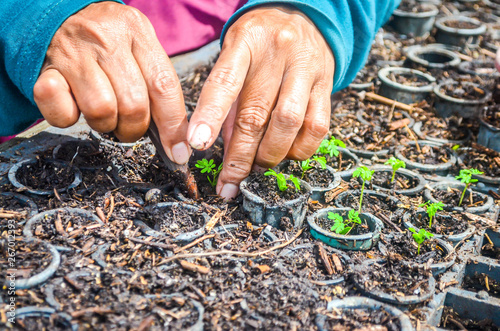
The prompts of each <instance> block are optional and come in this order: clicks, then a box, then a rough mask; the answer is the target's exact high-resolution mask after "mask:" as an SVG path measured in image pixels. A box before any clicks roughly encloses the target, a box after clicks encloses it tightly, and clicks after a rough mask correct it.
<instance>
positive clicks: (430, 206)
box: [419, 201, 444, 229]
mask: <svg viewBox="0 0 500 331" xmlns="http://www.w3.org/2000/svg"><path fill="white" fill-rule="evenodd" d="M419 207H424V208H425V209H426V210H427V215H428V216H429V229H430V228H431V227H432V218H433V217H434V216H435V215H436V213H437V212H438V210H443V207H444V203H442V202H441V201H438V202H434V203H431V202H430V201H427V202H426V203H423V204H421V205H419Z"/></svg>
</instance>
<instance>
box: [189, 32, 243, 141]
mask: <svg viewBox="0 0 500 331" xmlns="http://www.w3.org/2000/svg"><path fill="white" fill-rule="evenodd" d="M227 45H228V44H226V42H225V45H223V48H222V51H221V53H220V56H219V59H218V60H217V63H216V64H215V66H214V68H213V69H212V71H211V73H210V75H209V76H208V78H207V80H206V81H205V84H204V85H203V89H202V90H201V94H200V98H199V100H198V105H197V107H196V110H195V112H194V113H193V116H192V117H191V120H190V122H189V128H188V141H189V143H190V144H191V146H192V147H193V148H196V149H201V150H203V149H207V148H208V147H210V146H211V145H212V144H213V142H214V141H215V139H216V138H217V136H218V135H219V131H220V129H221V126H222V124H223V122H224V120H225V119H226V116H227V114H228V112H229V109H230V108H231V105H232V104H233V103H234V102H235V100H236V98H237V97H238V94H239V93H240V90H241V88H242V86H243V84H244V82H245V77H246V76H247V72H248V70H249V66H250V51H249V50H248V48H247V47H246V46H245V44H244V43H240V44H239V45H238V46H237V47H232V46H231V45H229V46H227Z"/></svg>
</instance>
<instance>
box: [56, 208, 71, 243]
mask: <svg viewBox="0 0 500 331" xmlns="http://www.w3.org/2000/svg"><path fill="white" fill-rule="evenodd" d="M54 225H55V226H56V231H57V232H58V233H59V234H60V235H61V236H63V237H66V236H67V235H68V233H67V232H66V231H64V227H63V225H62V220H61V214H59V213H57V217H56V220H55V221H54Z"/></svg>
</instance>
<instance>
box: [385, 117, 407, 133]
mask: <svg viewBox="0 0 500 331" xmlns="http://www.w3.org/2000/svg"><path fill="white" fill-rule="evenodd" d="M410 123H411V121H410V119H409V118H403V119H401V120H398V121H394V122H391V123H390V124H389V127H388V129H389V131H395V130H398V129H401V128H404V127H405V126H408V125H409V124H410Z"/></svg>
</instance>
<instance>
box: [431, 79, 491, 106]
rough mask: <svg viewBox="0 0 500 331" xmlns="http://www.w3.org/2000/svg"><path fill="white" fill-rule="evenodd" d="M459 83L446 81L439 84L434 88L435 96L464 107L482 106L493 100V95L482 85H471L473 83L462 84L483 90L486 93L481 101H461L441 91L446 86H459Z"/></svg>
mask: <svg viewBox="0 0 500 331" xmlns="http://www.w3.org/2000/svg"><path fill="white" fill-rule="evenodd" d="M458 84H459V82H457V81H453V82H450V81H445V82H442V83H441V84H438V85H436V86H435V87H434V94H436V96H437V97H438V98H440V99H442V100H446V101H448V102H453V103H458V104H462V105H482V104H484V103H486V102H488V101H489V100H490V99H491V96H492V93H491V92H490V91H489V90H487V89H486V88H483V87H481V86H480V85H478V84H474V83H471V82H461V84H462V85H467V86H469V85H473V86H475V87H478V88H480V89H481V90H483V91H484V92H485V96H484V97H482V98H481V99H477V100H466V99H459V98H453V97H450V96H449V95H447V94H444V93H442V92H441V91H440V89H441V87H443V86H445V85H451V86H453V85H458Z"/></svg>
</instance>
